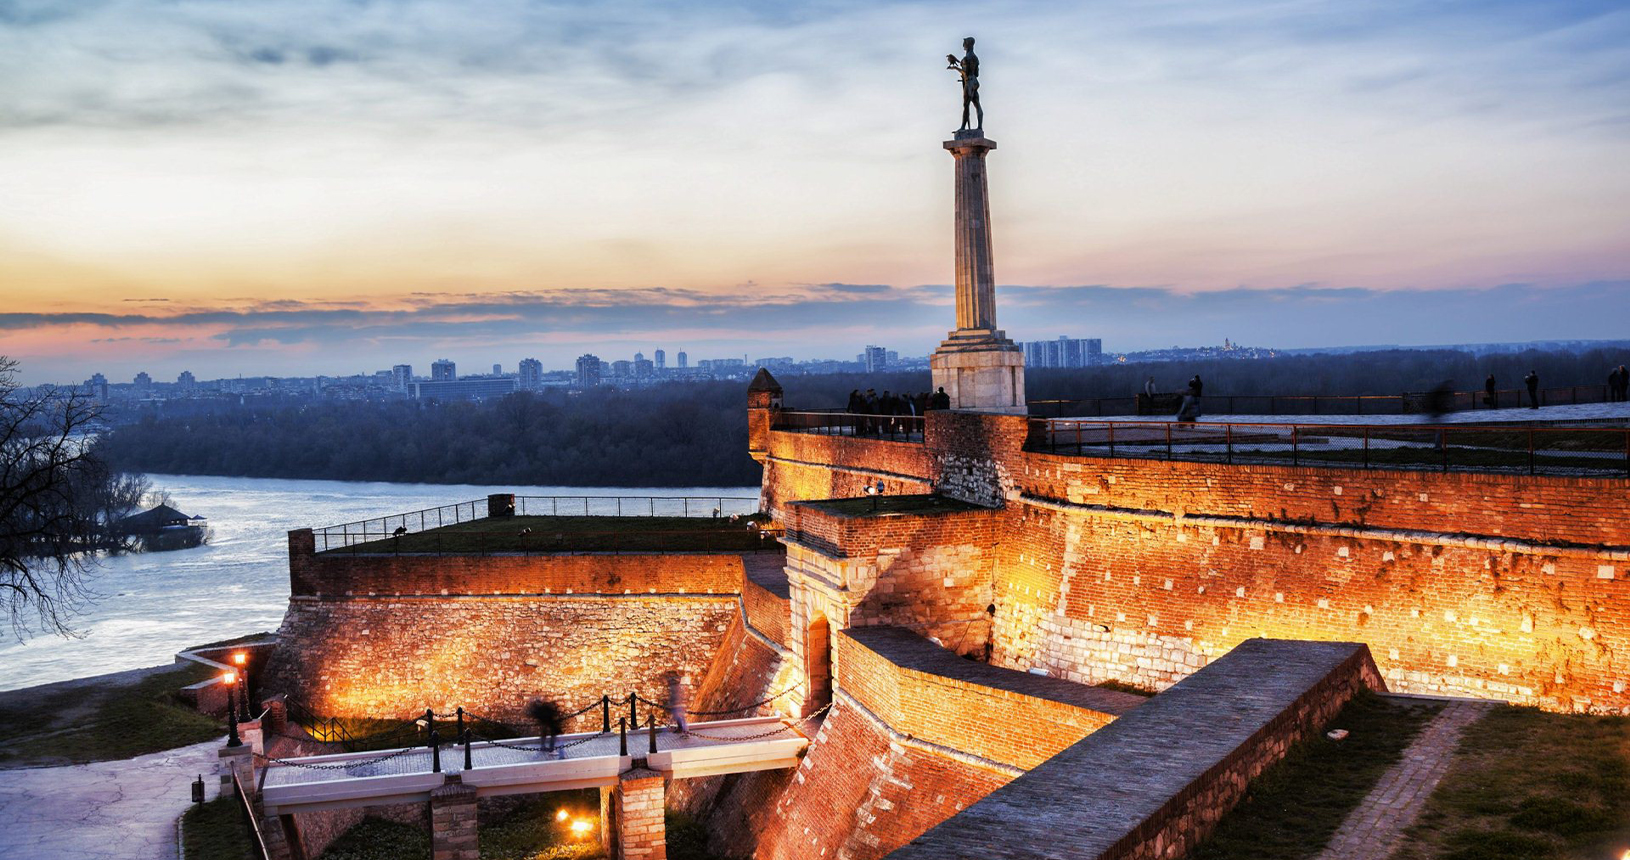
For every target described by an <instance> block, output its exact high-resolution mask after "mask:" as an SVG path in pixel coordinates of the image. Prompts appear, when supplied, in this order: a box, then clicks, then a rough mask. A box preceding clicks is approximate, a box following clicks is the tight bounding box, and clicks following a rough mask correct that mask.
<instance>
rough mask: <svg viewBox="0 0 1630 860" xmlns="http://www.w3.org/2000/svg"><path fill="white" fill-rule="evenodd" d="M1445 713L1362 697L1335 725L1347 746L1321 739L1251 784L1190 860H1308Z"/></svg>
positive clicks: (1436, 708) (1321, 736) (1307, 743)
mask: <svg viewBox="0 0 1630 860" xmlns="http://www.w3.org/2000/svg"><path fill="white" fill-rule="evenodd" d="M1440 710H1442V706H1441V705H1439V704H1436V703H1432V702H1418V701H1404V700H1399V699H1387V698H1383V697H1381V696H1377V695H1373V694H1368V693H1366V694H1364V695H1361V696H1359V697H1358V698H1355V699H1354V700H1353V701H1352V702H1350V703H1348V705H1347V707H1345V708H1343V709H1342V711H1341V713H1340V714H1338V715H1337V716H1336V718H1335V719H1334V720H1333V721H1331V723H1330V726H1329V727H1330V728H1342V729H1347V730H1348V732H1349V733H1350V734H1349V735H1348V737H1347V738H1346V739H1345V740H1341V741H1332V740H1330V739H1329V738H1327V737H1325V735H1324V733H1323V732H1321V733H1319V734H1318V735H1316V736H1314V737H1312V738H1309V739H1307V740H1305V741H1303V742H1302V743H1300V744H1298V745H1297V746H1296V747H1295V748H1294V749H1292V750H1291V751H1290V753H1289V754H1288V755H1287V756H1286V757H1285V758H1284V759H1283V760H1282V761H1280V762H1279V763H1278V764H1275V765H1274V766H1273V767H1270V768H1269V769H1268V770H1267V771H1265V772H1264V773H1263V774H1262V775H1261V776H1259V777H1257V778H1256V779H1255V780H1254V781H1252V783H1251V785H1250V788H1249V789H1248V790H1247V793H1246V795H1245V798H1244V799H1243V800H1242V801H1241V802H1240V804H1239V805H1238V806H1236V807H1234V809H1233V810H1232V811H1230V812H1229V813H1228V814H1227V815H1225V816H1223V819H1222V821H1221V822H1220V823H1219V824H1218V826H1217V829H1216V831H1215V832H1213V833H1212V835H1211V838H1210V839H1208V840H1207V841H1206V842H1205V843H1203V844H1201V845H1200V846H1199V847H1198V848H1196V849H1195V850H1193V851H1191V852H1190V853H1189V855H1188V858H1189V860H1303V858H1309V857H1313V856H1316V855H1317V854H1318V853H1319V852H1320V851H1321V850H1323V848H1324V845H1325V843H1326V842H1328V841H1329V839H1330V836H1331V834H1333V833H1335V831H1336V828H1337V827H1339V826H1341V822H1342V821H1343V820H1345V819H1346V818H1347V815H1348V814H1349V813H1350V812H1352V811H1353V809H1355V808H1357V806H1358V804H1359V802H1360V801H1362V800H1363V799H1364V796H1365V795H1366V794H1368V793H1369V791H1370V789H1371V788H1373V787H1374V785H1375V783H1376V782H1377V781H1378V780H1379V779H1380V778H1381V775H1382V774H1384V773H1386V771H1387V769H1388V768H1390V767H1392V765H1393V764H1395V763H1396V762H1397V761H1398V758H1399V756H1400V755H1401V754H1402V753H1403V751H1404V749H1405V748H1406V747H1408V746H1409V742H1410V741H1411V740H1412V739H1413V738H1414V737H1415V734H1416V733H1417V732H1419V731H1420V729H1421V728H1422V727H1423V726H1425V725H1426V723H1427V722H1428V721H1430V720H1431V718H1432V717H1433V716H1434V715H1436V714H1437V713H1438V711H1440Z"/></svg>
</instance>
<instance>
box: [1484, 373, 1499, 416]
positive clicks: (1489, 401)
mask: <svg viewBox="0 0 1630 860" xmlns="http://www.w3.org/2000/svg"><path fill="white" fill-rule="evenodd" d="M1498 390H1499V389H1498V388H1497V387H1496V386H1495V384H1494V374H1492V373H1491V374H1489V378H1488V379H1485V380H1483V405H1485V406H1488V407H1489V408H1491V409H1492V408H1493V407H1494V404H1495V401H1496V400H1498V399H1499V395H1498V394H1496V393H1495V392H1496V391H1498Z"/></svg>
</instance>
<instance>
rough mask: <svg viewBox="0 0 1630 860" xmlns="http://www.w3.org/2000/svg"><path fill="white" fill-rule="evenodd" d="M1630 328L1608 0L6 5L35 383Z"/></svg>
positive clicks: (13, 176) (2, 154)
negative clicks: (981, 248) (986, 140)
mask: <svg viewBox="0 0 1630 860" xmlns="http://www.w3.org/2000/svg"><path fill="white" fill-rule="evenodd" d="M969 34H972V35H974V36H976V37H977V38H978V40H979V44H978V48H977V50H978V52H979V55H980V58H981V62H982V66H983V68H982V72H983V74H982V76H981V84H982V94H983V97H984V101H985V106H986V123H985V128H986V132H987V134H988V135H989V136H990V137H992V138H994V139H995V140H997V141H998V142H999V144H1000V148H999V149H998V150H997V151H996V152H995V153H993V154H992V155H991V156H990V159H991V163H990V179H991V182H992V191H991V194H992V201H991V205H992V210H993V223H994V230H995V251H996V271H997V278H998V281H999V283H1000V284H1002V285H1003V286H1002V288H1001V290H1000V291H999V298H998V301H999V312H998V313H999V321H1000V322H1001V324H1002V326H1003V327H1004V328H1005V329H1006V330H1007V332H1008V334H1009V335H1010V336H1011V337H1014V338H1016V339H1033V338H1044V337H1056V336H1057V335H1060V334H1068V335H1071V336H1074V337H1101V338H1103V341H1104V347H1105V349H1106V350H1110V351H1116V352H1119V351H1128V350H1136V349H1147V348H1152V347H1159V346H1170V345H1173V344H1185V345H1193V344H1201V343H1219V342H1221V341H1222V339H1223V338H1224V337H1229V338H1232V339H1233V340H1235V341H1238V342H1244V343H1247V344H1253V345H1265V346H1279V347H1311V346H1321V345H1335V344H1378V343H1401V344H1438V343H1452V342H1485V341H1494V340H1538V339H1557V338H1582V339H1583V338H1609V337H1618V338H1623V337H1626V336H1630V51H1627V50H1626V48H1625V46H1626V45H1627V44H1630V7H1627V6H1626V5H1625V4H1624V3H1623V2H1622V0H1620V2H1600V3H1598V2H1574V3H1568V2H1548V3H1535V2H1463V3H1455V2H1451V3H1444V2H1415V3H1411V2H1398V3H1384V4H1375V3H1353V2H1340V1H1339V0H1336V2H1317V0H1280V2H1257V0H1195V2H1161V0H1153V2H1151V0H1105V1H1104V2H1093V3H1090V4H1078V3H1061V2H1057V0H1045V2H1021V1H1020V0H979V2H967V3H963V2H914V3H892V2H877V0H867V2H817V3H782V2H759V0H737V2H700V3H675V2H667V3H657V2H623V0H611V2H523V0H483V2H481V3H458V2H453V0H395V1H394V2H385V0H380V2H369V0H73V2H68V0H44V2H37V0H0V354H7V355H11V356H14V357H17V358H19V359H21V360H22V361H23V362H24V377H23V378H24V380H25V381H28V382H35V381H44V380H55V381H77V380H79V379H81V378H84V377H86V376H88V375H89V374H90V373H92V372H96V371H101V372H104V373H106V374H107V375H108V376H109V378H110V379H112V380H114V381H128V380H129V378H130V377H131V376H132V375H133V374H134V373H135V372H136V371H138V370H146V371H149V372H151V373H152V374H153V375H154V377H156V378H159V379H173V378H174V375H175V374H176V373H177V372H179V371H181V370H184V369H190V370H192V371H193V372H194V373H196V374H197V375H198V377H199V378H213V377H217V376H228V375H237V374H240V373H242V374H273V375H303V374H312V373H329V374H339V373H351V372H357V371H372V370H375V369H378V368H383V367H388V366H389V365H391V364H393V363H398V362H406V363H411V364H414V365H415V366H416V368H418V369H420V371H421V372H423V371H424V370H425V369H427V368H428V365H429V363H430V361H431V360H433V359H435V358H439V357H444V356H445V357H448V358H452V359H455V360H457V361H458V362H459V363H460V365H461V369H463V368H483V367H485V366H486V365H490V364H491V363H493V362H501V363H502V364H503V365H504V366H505V367H506V368H509V369H513V367H514V365H515V362H516V361H517V360H518V359H520V358H522V357H525V356H535V357H537V358H540V359H542V360H543V362H544V364H545V366H546V367H551V368H556V367H560V368H563V367H567V366H568V365H569V364H570V362H571V359H572V358H573V357H574V356H576V355H577V354H579V353H581V352H584V351H593V352H595V353H597V354H599V355H600V356H601V357H602V358H605V359H613V358H625V357H628V356H630V355H632V353H633V352H634V351H635V350H643V351H645V352H646V353H647V354H648V355H649V353H650V352H651V350H653V349H655V348H658V347H662V348H665V349H667V350H668V352H669V354H670V356H671V355H672V354H673V353H674V352H676V351H678V350H681V349H684V350H687V351H688V352H689V353H690V356H691V358H692V360H693V361H694V360H696V359H701V358H711V357H725V356H735V357H741V356H742V355H743V354H747V355H749V356H750V357H758V356H766V355H792V356H795V357H798V358H812V357H843V356H853V355H854V354H855V353H856V352H858V351H860V348H861V347H862V346H864V345H865V344H867V343H882V344H886V345H888V346H890V347H891V348H895V349H898V350H900V351H901V352H902V353H906V354H919V355H920V354H926V353H927V352H928V351H929V350H930V349H932V347H933V345H934V344H935V343H936V342H937V341H938V340H939V339H940V338H941V337H943V336H944V334H945V331H946V329H948V328H949V327H950V326H951V324H952V316H953V314H952V310H951V307H950V303H949V289H948V288H947V287H946V286H944V285H945V284H947V283H948V282H949V281H950V279H951V209H950V207H951V192H952V185H951V180H952V172H951V165H952V162H951V159H950V157H949V156H948V155H947V154H946V153H945V152H944V151H943V150H942V149H941V147H940V142H941V141H942V140H944V139H945V138H947V137H949V135H950V132H951V131H952V130H953V129H954V128H955V127H956V124H957V122H958V112H959V109H960V104H959V94H958V89H957V86H956V78H955V75H954V74H953V73H952V72H950V71H947V70H946V69H945V68H944V59H943V58H944V56H945V54H946V53H948V52H951V51H956V50H958V48H959V43H960V41H961V39H962V37H963V36H965V35H969Z"/></svg>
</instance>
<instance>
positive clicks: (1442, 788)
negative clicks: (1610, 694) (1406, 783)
mask: <svg viewBox="0 0 1630 860" xmlns="http://www.w3.org/2000/svg"><path fill="white" fill-rule="evenodd" d="M1627 794H1630V718H1625V717H1592V716H1582V715H1572V714H1552V713H1546V712H1544V711H1539V710H1536V709H1533V708H1517V707H1502V708H1498V709H1496V710H1494V711H1491V712H1490V713H1489V714H1488V715H1487V716H1485V717H1483V719H1481V720H1479V721H1478V722H1477V723H1475V724H1473V725H1472V726H1470V727H1469V728H1467V730H1466V734H1465V736H1464V738H1463V739H1462V740H1461V743H1460V747H1459V748H1458V749H1457V750H1456V751H1455V759H1454V762H1453V764H1451V766H1450V768H1449V773H1448V774H1447V775H1446V776H1445V777H1444V779H1443V781H1442V782H1441V783H1439V784H1438V788H1437V790H1436V791H1435V792H1433V794H1432V797H1431V798H1430V800H1428V801H1427V805H1426V809H1425V811H1424V812H1423V813H1422V815H1421V817H1420V819H1419V821H1417V823H1416V824H1415V826H1414V827H1412V828H1411V829H1410V831H1409V840H1408V845H1407V847H1406V848H1405V849H1404V850H1403V851H1401V852H1400V853H1399V855H1397V856H1398V860H1472V858H1477V860H1502V858H1506V860H1586V858H1591V860H1596V858H1617V857H1618V856H1619V855H1620V852H1622V851H1624V850H1625V849H1626V848H1627V847H1630V798H1627Z"/></svg>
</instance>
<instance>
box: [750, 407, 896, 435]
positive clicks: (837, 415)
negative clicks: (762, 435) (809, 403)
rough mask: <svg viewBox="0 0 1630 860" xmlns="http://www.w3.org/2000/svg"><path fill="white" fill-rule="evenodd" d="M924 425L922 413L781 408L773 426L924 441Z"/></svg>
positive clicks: (834, 433) (801, 430)
mask: <svg viewBox="0 0 1630 860" xmlns="http://www.w3.org/2000/svg"><path fill="white" fill-rule="evenodd" d="M923 425H924V420H923V416H921V415H868V414H864V413H856V412H838V411H833V412H806V411H798V412H791V411H782V412H777V413H776V414H775V420H774V422H773V423H772V424H771V425H770V429H772V430H784V431H787V432H790V433H814V434H817V435H821V436H853V437H856V438H861V439H882V440H884V441H888V442H921V441H923Z"/></svg>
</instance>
